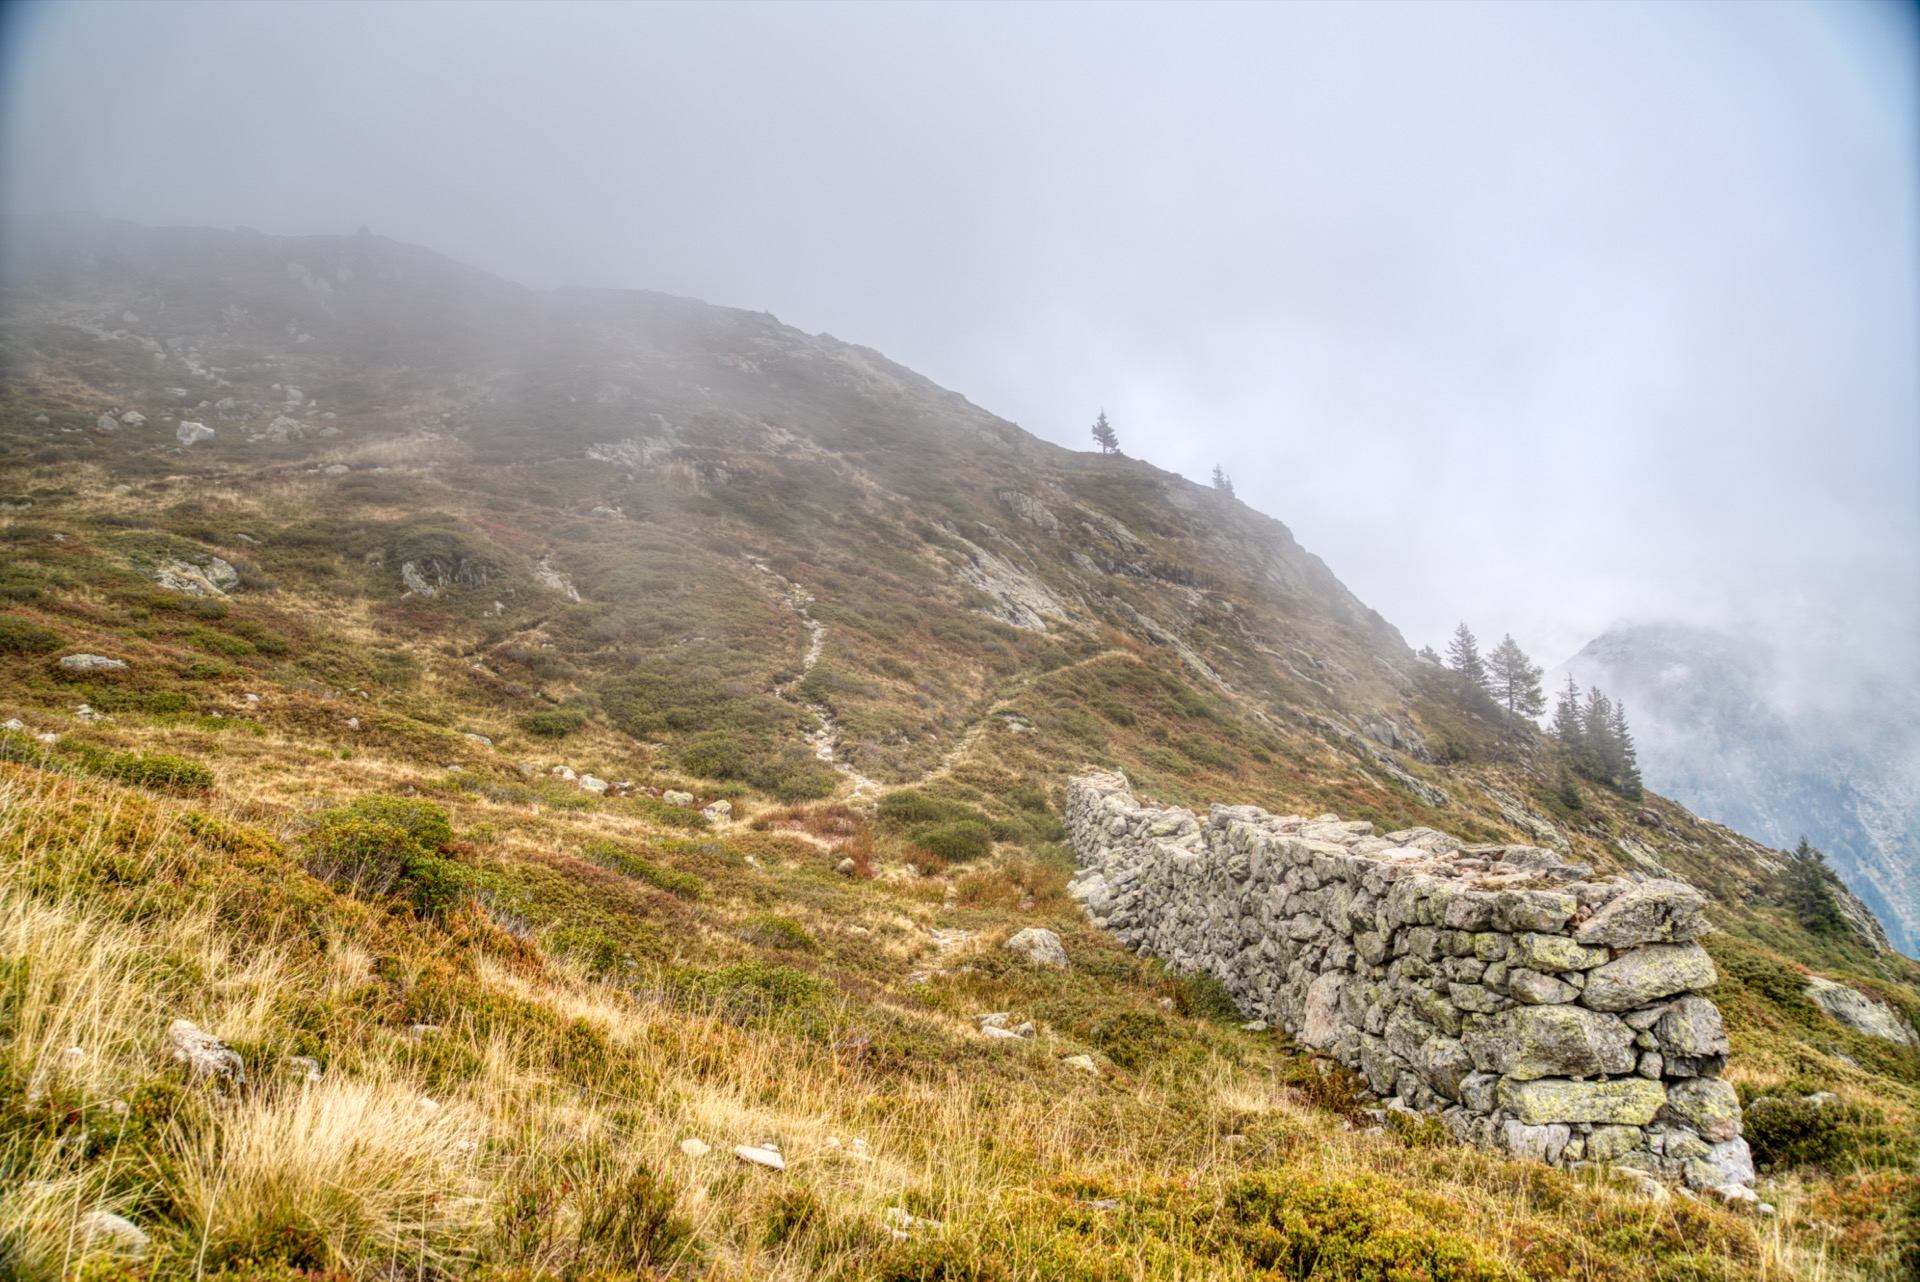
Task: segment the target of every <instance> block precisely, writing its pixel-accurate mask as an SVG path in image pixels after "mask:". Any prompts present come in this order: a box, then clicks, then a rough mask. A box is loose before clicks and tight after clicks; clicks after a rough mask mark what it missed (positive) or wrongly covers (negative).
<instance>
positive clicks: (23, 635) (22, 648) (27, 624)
mask: <svg viewBox="0 0 1920 1282" xmlns="http://www.w3.org/2000/svg"><path fill="white" fill-rule="evenodd" d="M66 643H67V639H66V638H65V637H64V636H62V635H61V634H60V633H58V632H56V631H54V630H53V629H52V628H49V627H46V626H44V625H42V624H38V623H35V622H34V621H33V620H32V619H27V618H22V617H21V616H20V615H17V614H0V654H47V653H50V652H51V651H54V650H58V649H59V648H60V647H61V646H63V645H65V644H66Z"/></svg>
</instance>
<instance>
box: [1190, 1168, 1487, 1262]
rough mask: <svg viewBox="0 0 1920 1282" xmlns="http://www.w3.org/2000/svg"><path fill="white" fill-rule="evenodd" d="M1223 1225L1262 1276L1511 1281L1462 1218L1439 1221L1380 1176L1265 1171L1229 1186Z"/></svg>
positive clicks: (1225, 1232) (1221, 1226)
mask: <svg viewBox="0 0 1920 1282" xmlns="http://www.w3.org/2000/svg"><path fill="white" fill-rule="evenodd" d="M1223 1209H1224V1212H1225V1213H1224V1215H1223V1216H1222V1219H1221V1222H1220V1226H1219V1229H1218V1230H1217V1231H1221V1232H1223V1233H1224V1234H1225V1235H1226V1236H1227V1237H1228V1238H1229V1239H1230V1241H1231V1243H1232V1245H1233V1246H1235V1247H1237V1248H1238V1252H1237V1253H1238V1254H1240V1255H1242V1256H1243V1258H1245V1260H1246V1261H1247V1263H1248V1264H1250V1265H1252V1266H1253V1267H1254V1268H1255V1269H1257V1270H1262V1271H1263V1276H1273V1277H1283V1278H1307V1277H1313V1278H1346V1279H1352V1280H1353V1282H1400V1280H1401V1279H1411V1278H1419V1279H1422V1282H1507V1279H1509V1278H1511V1277H1512V1276H1513V1273H1512V1272H1511V1271H1510V1270H1509V1269H1507V1268H1506V1267H1505V1266H1504V1265H1502V1264H1501V1263H1500V1262H1499V1261H1498V1260H1497V1259H1495V1258H1493V1257H1492V1256H1490V1255H1488V1254H1486V1253H1485V1251H1484V1249H1483V1248H1481V1247H1480V1246H1478V1245H1477V1244H1475V1243H1473V1242H1471V1241H1469V1240H1467V1239H1465V1238H1463V1237H1462V1236H1461V1234H1460V1233H1459V1232H1458V1226H1456V1225H1452V1224H1446V1223H1435V1222H1433V1221H1432V1220H1431V1219H1429V1218H1428V1216H1426V1215H1423V1214H1421V1213H1420V1212H1418V1211H1416V1210H1415V1209H1414V1208H1413V1207H1412V1206H1410V1205H1408V1203H1407V1202H1406V1201H1405V1200H1403V1198H1402V1196H1401V1195H1400V1194H1399V1193H1398V1191H1397V1190H1395V1189H1394V1188H1393V1186H1392V1185H1390V1184H1388V1183H1387V1182H1386V1181H1385V1180H1382V1179H1380V1178H1378V1177H1376V1176H1361V1177H1359V1178H1357V1179H1353V1180H1332V1179H1318V1178H1314V1177H1312V1176H1306V1175H1294V1174H1290V1173H1281V1172H1263V1173H1262V1174H1259V1175H1250V1176H1247V1177H1246V1178H1244V1179H1241V1180H1239V1181H1236V1182H1235V1183H1234V1184H1233V1185H1232V1186H1230V1187H1229V1188H1228V1190H1227V1196H1226V1202H1225V1206H1224V1208H1223Z"/></svg>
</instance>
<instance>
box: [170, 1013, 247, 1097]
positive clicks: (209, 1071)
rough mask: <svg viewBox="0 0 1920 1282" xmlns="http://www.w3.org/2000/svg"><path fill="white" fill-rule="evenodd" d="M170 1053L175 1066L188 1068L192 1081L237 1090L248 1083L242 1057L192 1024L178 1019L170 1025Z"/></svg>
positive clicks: (188, 1074)
mask: <svg viewBox="0 0 1920 1282" xmlns="http://www.w3.org/2000/svg"><path fill="white" fill-rule="evenodd" d="M166 1049H167V1053H168V1056H169V1058H171V1059H172V1060H173V1062H174V1063H176V1064H183V1065H185V1066H186V1069H187V1076H188V1079H189V1080H190V1081H194V1082H213V1083H215V1084H225V1083H231V1084H232V1085H236V1086H240V1085H245V1083H246V1080H247V1069H246V1065H244V1064H242V1063H241V1062H240V1056H239V1055H238V1054H236V1053H235V1052H234V1051H233V1050H232V1049H231V1048H230V1047H228V1046H227V1044H226V1043H225V1042H223V1041H221V1040H220V1039H219V1038H218V1037H215V1036H214V1035H213V1034H212V1033H207V1032H202V1031H201V1030H200V1029H199V1028H198V1027H197V1026H195V1025H194V1024H193V1023H191V1022H190V1021H188V1020H184V1019H176V1020H174V1021H173V1023H172V1024H170V1025H168V1027H167V1041H166Z"/></svg>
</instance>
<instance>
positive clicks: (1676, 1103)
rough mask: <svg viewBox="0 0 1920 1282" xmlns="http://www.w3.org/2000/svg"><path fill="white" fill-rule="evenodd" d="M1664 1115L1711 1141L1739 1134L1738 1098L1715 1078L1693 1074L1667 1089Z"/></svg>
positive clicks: (1728, 1087)
mask: <svg viewBox="0 0 1920 1282" xmlns="http://www.w3.org/2000/svg"><path fill="white" fill-rule="evenodd" d="M1666 1115H1667V1116H1668V1117H1669V1118H1671V1119H1673V1120H1675V1121H1678V1122H1681V1123H1684V1124H1685V1125H1687V1126H1691V1127H1692V1128H1693V1129H1694V1130H1696V1131H1698V1132H1699V1133H1700V1134H1701V1136H1702V1137H1704V1138H1705V1139H1706V1140H1708V1141H1709V1142H1711V1143H1716V1144H1717V1143H1719V1142H1721V1141H1722V1140H1730V1139H1735V1138H1737V1137H1738V1136H1739V1134H1740V1127H1741V1123H1740V1097H1739V1096H1738V1095H1736V1094H1734V1091H1733V1087H1731V1086H1729V1085H1727V1084H1726V1083H1725V1082H1723V1081H1721V1080H1720V1079H1719V1078H1717V1077H1694V1078H1689V1079H1687V1080H1685V1081H1680V1082H1675V1083H1673V1084H1672V1085H1671V1086H1669V1087H1668V1088H1667V1106H1666Z"/></svg>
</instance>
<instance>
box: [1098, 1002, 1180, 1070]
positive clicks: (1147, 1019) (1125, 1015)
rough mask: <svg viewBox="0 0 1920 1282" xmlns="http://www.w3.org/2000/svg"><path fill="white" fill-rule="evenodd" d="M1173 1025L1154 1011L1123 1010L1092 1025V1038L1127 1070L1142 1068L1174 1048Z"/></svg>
mask: <svg viewBox="0 0 1920 1282" xmlns="http://www.w3.org/2000/svg"><path fill="white" fill-rule="evenodd" d="M1173 1036H1174V1028H1173V1025H1171V1024H1169V1023H1168V1022H1167V1021H1166V1019H1165V1018H1164V1017H1163V1016H1161V1015H1159V1014H1157V1013H1155V1014H1149V1013H1147V1012H1145V1011H1137V1010H1123V1011H1119V1012H1116V1013H1115V1014H1112V1015H1109V1016H1107V1017H1106V1018H1105V1019H1103V1020H1102V1021H1100V1022H1099V1023H1098V1024H1095V1025H1094V1026H1093V1029H1092V1031H1091V1032H1090V1034H1089V1040H1090V1041H1092V1042H1093V1044H1094V1045H1095V1046H1097V1047H1099V1048H1100V1049H1101V1050H1102V1051H1103V1052H1105V1054H1106V1056H1107V1058H1108V1059H1110V1060H1112V1061H1113V1062H1114V1063H1116V1064H1118V1065H1119V1066H1120V1067H1122V1068H1126V1069H1138V1068H1142V1067H1144V1066H1145V1065H1147V1064H1148V1063H1151V1062H1152V1061H1153V1060H1156V1059H1158V1058H1159V1057H1160V1056H1162V1055H1164V1054H1166V1053H1167V1052H1168V1051H1169V1050H1171V1049H1172V1048H1173Z"/></svg>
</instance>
